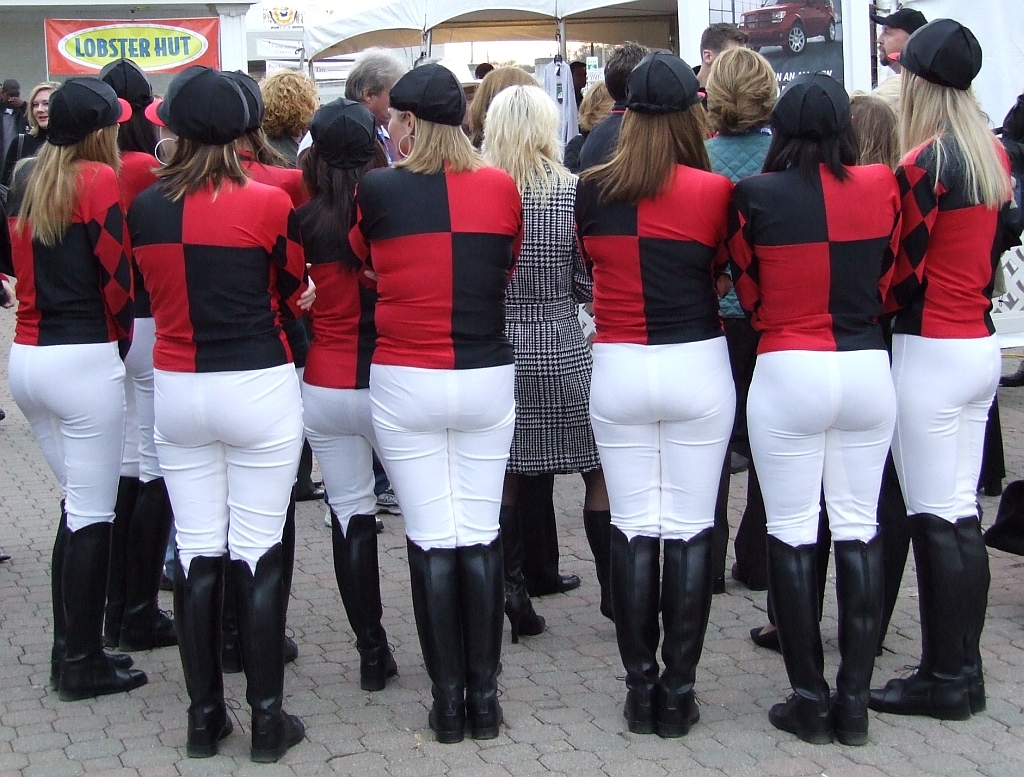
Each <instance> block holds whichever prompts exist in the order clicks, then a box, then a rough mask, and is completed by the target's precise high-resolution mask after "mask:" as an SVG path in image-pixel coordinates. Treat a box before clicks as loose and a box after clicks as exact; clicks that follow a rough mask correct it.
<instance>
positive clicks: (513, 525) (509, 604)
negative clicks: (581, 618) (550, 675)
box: [498, 505, 545, 644]
mask: <svg viewBox="0 0 1024 777" xmlns="http://www.w3.org/2000/svg"><path fill="white" fill-rule="evenodd" d="M498 523H499V526H500V527H501V547H502V553H503V555H504V577H505V582H504V589H505V614H506V615H508V622H509V625H510V626H511V627H512V643H513V644H516V643H518V642H519V635H520V634H522V635H523V636H525V637H535V636H537V635H538V634H541V633H543V632H544V626H545V622H544V619H543V618H542V617H541V616H539V615H538V614H537V612H536V611H535V610H534V609H533V602H531V601H530V594H529V592H528V591H527V590H526V575H525V574H523V533H522V527H521V526H520V525H519V511H518V510H517V509H516V506H515V505H502V506H501V510H500V512H499V513H498Z"/></svg>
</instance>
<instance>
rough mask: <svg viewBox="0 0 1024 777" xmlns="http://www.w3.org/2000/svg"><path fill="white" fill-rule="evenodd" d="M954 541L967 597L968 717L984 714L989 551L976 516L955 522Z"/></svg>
mask: <svg viewBox="0 0 1024 777" xmlns="http://www.w3.org/2000/svg"><path fill="white" fill-rule="evenodd" d="M956 538H957V543H958V544H959V546H960V556H961V558H962V559H963V565H964V584H965V585H964V588H965V591H966V594H967V622H966V624H965V634H964V680H965V681H966V683H967V698H968V701H969V703H970V706H971V713H972V714H977V713H979V712H984V711H985V706H986V700H985V674H984V670H983V668H982V664H981V632H982V630H984V628H985V613H986V610H987V609H988V588H989V584H990V583H991V581H992V575H991V572H990V571H989V566H988V548H987V547H986V546H985V539H984V536H983V535H982V533H981V521H979V520H978V518H977V517H976V516H971V517H968V518H961V519H960V520H958V521H957V522H956Z"/></svg>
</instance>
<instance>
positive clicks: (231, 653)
mask: <svg viewBox="0 0 1024 777" xmlns="http://www.w3.org/2000/svg"><path fill="white" fill-rule="evenodd" d="M220 631H221V651H220V667H221V672H223V673H224V674H239V673H240V672H241V671H242V652H241V650H240V649H239V647H238V618H236V617H235V575H234V572H233V571H232V567H231V564H227V565H226V566H225V568H224V608H223V613H222V615H221V629H220Z"/></svg>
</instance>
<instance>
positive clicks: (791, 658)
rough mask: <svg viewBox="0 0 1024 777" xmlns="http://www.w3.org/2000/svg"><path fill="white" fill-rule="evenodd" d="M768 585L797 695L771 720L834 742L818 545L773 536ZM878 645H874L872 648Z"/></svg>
mask: <svg viewBox="0 0 1024 777" xmlns="http://www.w3.org/2000/svg"><path fill="white" fill-rule="evenodd" d="M768 588H769V590H770V591H771V595H772V602H773V604H774V614H775V625H776V627H777V628H778V630H779V643H780V645H781V646H782V658H783V661H784V662H785V664H786V674H787V675H788V676H789V682H790V684H791V685H792V686H793V695H792V696H790V698H789V699H788V700H787V701H786V702H784V703H782V704H776V705H775V706H774V707H772V709H771V711H770V713H769V716H768V718H769V720H770V721H771V723H772V725H773V726H775V727H776V728H778V729H781V730H782V731H788V732H789V733H791V734H796V736H798V737H799V738H800V739H802V740H803V741H805V742H809V743H810V744H828V743H829V742H831V741H832V724H831V721H830V711H829V687H828V683H827V682H825V658H824V653H823V651H822V647H821V631H820V629H819V626H818V617H819V606H820V605H819V604H818V601H819V599H818V572H817V544H812V545H800V546H799V547H795V548H794V547H792V546H790V545H787V544H786V543H784V542H782V541H781V540H779V539H777V538H775V537H773V536H771V535H770V534H769V535H768ZM870 647H871V649H872V650H873V649H874V645H871V646H870Z"/></svg>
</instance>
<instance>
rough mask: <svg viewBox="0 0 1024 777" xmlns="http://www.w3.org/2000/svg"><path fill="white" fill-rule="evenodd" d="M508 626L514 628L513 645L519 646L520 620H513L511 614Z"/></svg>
mask: <svg viewBox="0 0 1024 777" xmlns="http://www.w3.org/2000/svg"><path fill="white" fill-rule="evenodd" d="M508 625H509V626H510V627H511V628H512V644H513V645H518V644H519V618H513V617H512V615H511V614H509V616H508Z"/></svg>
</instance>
